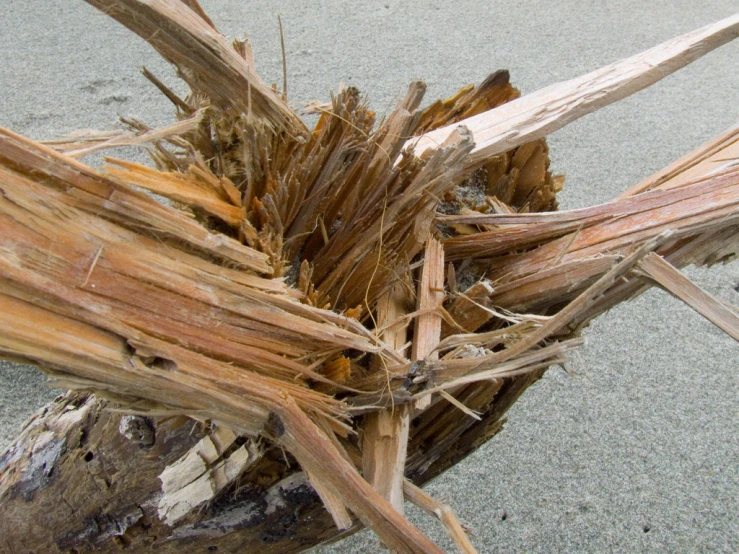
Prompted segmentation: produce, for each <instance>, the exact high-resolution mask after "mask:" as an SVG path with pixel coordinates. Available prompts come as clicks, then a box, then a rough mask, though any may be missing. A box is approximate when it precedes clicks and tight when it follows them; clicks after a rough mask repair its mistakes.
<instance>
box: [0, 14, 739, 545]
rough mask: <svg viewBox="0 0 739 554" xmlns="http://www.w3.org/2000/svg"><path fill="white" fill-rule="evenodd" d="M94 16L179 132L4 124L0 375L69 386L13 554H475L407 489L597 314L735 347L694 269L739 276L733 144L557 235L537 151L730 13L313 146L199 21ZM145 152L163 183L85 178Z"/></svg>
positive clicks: (25, 490) (543, 152) (731, 327)
mask: <svg viewBox="0 0 739 554" xmlns="http://www.w3.org/2000/svg"><path fill="white" fill-rule="evenodd" d="M87 1H88V2H89V3H90V4H92V5H93V6H96V7H98V8H100V9H101V10H103V11H104V12H105V13H107V14H108V15H110V16H111V17H113V18H115V19H116V20H118V21H119V22H121V23H122V24H123V25H125V26H126V27H128V28H129V29H131V30H132V31H134V32H136V33H137V34H139V35H140V36H141V37H143V38H144V39H145V40H147V41H149V43H150V44H151V45H152V46H153V47H154V48H155V49H156V50H157V51H158V52H159V53H160V54H161V55H162V56H163V57H164V58H165V59H167V60H168V61H170V62H171V63H172V64H174V65H175V66H176V68H177V70H178V74H179V75H180V76H181V77H182V78H183V79H184V80H185V82H186V83H187V84H188V85H189V87H190V94H189V95H188V96H187V97H185V98H180V97H178V96H177V95H175V94H174V93H173V92H172V91H171V90H169V89H168V88H167V87H166V86H164V85H163V84H162V83H161V81H159V80H158V79H157V78H156V77H155V76H154V75H152V74H151V73H149V72H148V71H145V75H146V76H147V78H148V79H149V80H150V81H151V82H152V83H153V84H154V86H156V88H158V89H159V90H160V91H161V92H162V93H163V94H164V95H165V96H166V97H167V98H168V99H169V100H170V101H171V102H172V103H173V105H174V106H175V110H176V119H177V120H176V122H174V123H173V124H171V125H169V126H167V127H164V128H162V129H151V128H149V127H148V126H147V125H146V124H144V123H142V122H137V121H134V120H124V121H125V122H126V123H127V124H128V127H129V130H128V131H126V132H121V133H112V134H111V133H97V134H96V133H86V134H81V135H75V136H72V137H69V138H66V139H63V140H61V141H54V142H50V143H46V144H39V143H36V142H33V141H30V140H28V139H25V138H23V137H20V136H18V135H16V134H14V133H13V132H11V131H8V130H0V322H2V329H3V330H2V331H1V332H0V354H1V355H2V356H4V357H6V358H9V359H13V360H16V361H23V362H27V363H33V364H37V365H39V366H40V367H41V368H42V369H43V370H44V371H46V372H47V373H48V374H50V375H51V376H52V377H53V378H54V379H55V381H56V383H57V385H58V386H60V387H63V388H69V389H74V390H76V391H80V392H79V393H77V394H76V395H75V394H70V395H68V396H66V397H65V398H64V399H63V400H59V401H58V403H57V404H56V405H55V406H54V407H52V408H51V409H50V410H49V412H48V413H47V414H46V415H45V416H42V417H43V418H45V419H41V420H36V421H35V422H31V423H30V424H29V426H28V427H27V429H26V430H25V431H24V433H23V434H22V435H21V437H19V439H18V441H17V442H16V444H15V445H13V446H12V447H11V450H10V451H9V452H10V453H9V454H8V458H7V463H6V462H3V464H2V465H1V466H0V534H2V536H3V537H4V540H5V542H6V543H7V544H8V545H10V546H9V547H10V548H16V546H17V548H16V550H17V549H18V548H20V546H18V545H20V544H21V543H22V541H24V540H25V541H28V540H31V542H32V543H33V544H32V545H31V546H29V545H30V543H27V544H26V545H24V548H33V549H35V550H37V551H45V552H47V551H48V552H55V551H65V552H76V551H81V550H84V549H92V548H96V549H101V550H104V551H113V550H114V549H115V548H119V547H125V548H129V547H130V548H139V549H143V548H147V549H148V548H157V549H158V551H161V552H181V551H182V548H183V546H182V545H183V544H187V545H188V548H193V549H195V550H197V551H200V550H203V549H204V548H205V547H206V545H214V546H216V547H217V548H218V547H220V546H222V547H223V548H224V549H225V550H228V551H231V550H234V551H235V550H238V549H241V550H243V551H249V550H250V549H252V550H253V551H256V549H257V548H259V549H260V551H263V552H278V551H285V550H290V551H298V550H301V549H303V548H309V547H311V546H312V545H315V544H318V543H320V542H323V541H326V540H328V539H330V538H332V537H335V536H338V535H339V533H340V532H343V533H350V532H353V531H355V530H357V529H358V528H360V527H361V526H362V525H365V526H368V527H371V528H372V529H373V530H374V531H375V532H376V533H377V535H378V536H379V538H380V539H381V540H382V542H383V543H384V544H385V545H386V546H387V547H388V548H390V549H391V550H392V551H395V552H413V553H428V552H441V550H440V549H439V547H438V546H436V545H435V544H433V543H432V542H431V541H430V540H429V539H428V538H427V537H425V536H424V535H423V534H422V533H421V532H420V531H418V530H417V529H416V528H415V527H414V526H413V525H412V524H411V523H409V521H408V520H407V519H405V517H404V501H405V500H406V499H408V500H411V501H412V502H413V503H415V504H417V505H418V506H420V507H421V508H422V509H423V510H425V511H426V512H427V513H430V514H432V515H434V516H435V517H437V518H439V519H440V520H441V522H442V523H443V525H444V526H445V528H446V529H447V530H448V532H449V534H450V536H451V537H452V539H453V540H454V542H455V543H456V544H457V545H458V547H459V548H460V549H461V550H462V551H463V552H474V548H473V546H472V543H471V542H470V540H469V538H468V537H467V536H466V534H465V531H464V529H463V527H462V526H461V524H460V523H459V522H458V521H457V519H456V517H455V516H454V514H453V512H452V511H451V510H450V509H449V508H448V507H446V506H444V505H443V504H441V503H439V502H438V501H436V500H434V499H432V498H430V497H429V496H428V495H426V494H425V493H423V491H421V490H420V489H419V488H418V487H419V486H420V485H422V484H424V483H426V482H428V481H429V480H430V479H432V478H434V477H435V476H437V475H439V474H440V473H442V472H444V471H445V470H447V469H448V468H449V467H451V466H452V465H454V464H455V463H457V462H458V461H459V460H460V459H462V458H463V457H465V456H466V455H468V454H469V453H470V452H472V451H474V450H475V449H476V448H477V447H479V446H480V445H481V444H482V443H484V442H485V441H487V440H489V439H490V438H492V437H493V436H494V435H495V434H496V433H497V432H498V431H499V430H500V429H501V427H502V424H503V416H504V414H505V412H506V411H507V409H508V408H509V407H510V406H511V405H512V404H513V403H514V402H515V401H516V400H517V399H518V397H519V396H520V395H521V394H522V393H523V392H524V391H525V389H526V388H527V387H528V386H530V385H531V384H532V383H534V382H535V381H536V380H537V379H538V378H539V377H541V375H542V374H543V373H544V371H546V369H547V368H548V367H549V366H551V365H555V364H563V363H564V362H565V361H566V359H567V356H568V354H569V353H570V352H572V351H573V350H574V349H576V348H577V347H579V346H580V345H581V344H582V338H581V331H582V329H583V327H584V326H585V325H587V324H588V322H589V321H591V320H592V319H593V318H594V317H597V316H598V315H600V314H602V313H603V312H604V311H606V310H608V309H610V308H611V307H613V306H614V305H616V304H618V303H619V302H622V301H625V300H628V299H630V298H632V297H633V296H634V295H636V294H638V293H640V292H642V291H644V290H646V289H647V288H649V287H650V286H653V285H654V284H655V283H656V284H658V285H659V286H661V287H664V288H665V289H667V290H668V291H669V292H671V293H672V294H674V295H675V296H676V297H678V298H680V299H682V300H684V301H685V302H687V303H688V304H689V305H691V306H692V307H693V308H695V309H696V310H697V311H699V312H700V313H701V314H703V315H704V316H706V317H707V318H709V319H710V320H711V321H713V322H714V323H716V325H718V326H719V327H720V328H721V329H723V330H724V331H726V332H727V333H729V334H730V335H731V336H733V337H734V338H737V339H738V340H739V319H738V318H737V312H736V310H735V309H734V308H732V307H730V306H727V305H725V304H724V303H722V302H721V301H720V300H717V299H715V298H713V297H711V296H709V295H707V294H706V293H704V292H703V291H701V290H700V289H699V288H698V287H697V286H696V285H694V284H692V283H690V282H689V281H688V280H687V279H686V278H685V277H684V276H682V274H680V273H679V271H678V269H679V268H681V267H684V266H686V265H689V264H699V265H700V264H705V265H710V264H714V263H718V262H726V261H730V260H732V259H734V258H735V257H736V253H737V250H738V249H739V239H738V237H739V165H738V164H737V163H736V158H737V155H738V154H739V152H738V151H737V144H739V142H737V137H739V131H738V130H737V128H734V129H732V130H730V131H729V132H727V133H726V134H724V135H722V136H721V137H719V138H717V139H716V140H715V141H712V142H711V143H709V144H708V145H706V146H705V147H702V148H701V149H699V150H697V151H696V152H695V153H693V154H690V155H688V156H686V157H685V158H683V159H682V160H678V162H676V163H675V164H673V165H672V166H670V167H669V168H666V169H665V170H664V171H662V172H660V173H658V174H657V175H655V176H653V177H652V178H650V179H648V180H646V181H645V182H644V183H641V184H639V185H637V186H635V187H634V188H632V189H631V190H630V191H627V192H626V193H625V194H624V195H622V196H621V197H620V198H617V199H614V200H613V201H611V202H608V203H606V204H602V205H600V206H593V207H590V208H585V209H581V210H572V211H566V212H558V211H556V208H557V202H556V193H557V192H558V191H559V190H561V188H562V186H563V183H564V178H563V177H562V176H558V175H554V174H552V173H551V171H550V169H549V151H548V146H547V143H546V140H545V138H544V137H545V135H547V134H548V133H550V132H552V131H554V130H556V129H558V128H560V127H562V126H564V125H566V124H567V123H569V122H570V121H573V120H574V119H576V118H578V117H581V116H583V115H585V114H587V113H590V112H592V111H594V110H596V109H598V108H600V107H602V106H604V105H606V104H609V103H611V102H614V101H617V100H619V99H621V98H623V97H625V96H627V95H628V94H631V93H633V92H635V91H637V90H640V89H642V88H644V87H646V86H648V85H650V84H651V83H653V82H655V81H656V80H658V79H659V78H661V77H663V76H664V75H666V74H668V73H669V72H672V71H674V70H676V69H678V68H679V67H682V66H683V65H685V64H687V63H689V62H690V61H692V60H693V59H695V58H697V57H699V56H700V55H702V54H704V53H706V52H707V51H709V50H711V49H713V48H716V47H717V46H720V45H721V44H723V43H724V42H726V41H728V40H731V39H732V38H734V37H735V36H736V35H737V29H738V28H739V16H734V17H732V18H729V19H727V20H724V21H722V22H719V23H716V24H714V25H709V26H707V27H705V28H703V29H700V30H698V31H695V32H694V33H689V34H688V35H685V36H683V37H679V38H677V39H674V40H673V41H669V42H667V43H665V44H663V45H660V46H658V47H656V48H654V49H652V50H649V51H647V52H645V53H643V54H639V55H637V56H634V57H632V58H629V59H627V60H622V61H620V62H617V63H615V64H612V65H610V66H607V67H604V68H602V69H599V70H597V71H595V72H593V73H590V74H588V75H585V76H583V77H580V78H578V79H575V80H572V81H568V82H565V83H560V84H556V85H552V86H551V87H548V88H546V89H544V90H542V91H539V92H537V93H534V94H531V95H527V96H523V97H520V94H519V92H518V91H517V90H516V89H515V88H514V87H513V86H512V85H511V84H510V82H509V76H508V73H507V72H506V71H498V72H496V73H493V74H492V75H491V76H490V77H489V78H488V79H486V80H485V81H483V83H482V84H481V85H479V86H476V87H475V86H468V87H465V88H463V89H461V90H460V91H459V92H458V93H457V94H456V95H454V96H453V97H451V98H449V99H447V100H442V101H437V102H435V103H432V104H431V105H430V106H428V107H427V108H421V102H422V98H423V95H424V92H425V85H424V84H423V83H421V82H414V83H412V84H411V85H410V86H409V88H408V91H407V92H406V94H405V96H404V97H403V98H402V99H401V100H400V101H399V102H398V104H397V106H396V107H395V109H394V110H393V111H392V112H391V113H390V114H389V115H387V116H386V117H385V118H383V119H381V120H380V121H379V122H378V121H376V119H377V118H376V114H375V113H374V112H373V111H371V110H370V109H369V107H368V106H367V105H366V104H365V102H364V100H363V99H362V96H361V95H360V93H359V91H357V90H356V89H354V88H351V87H350V88H342V89H341V90H339V91H338V92H337V93H336V94H334V95H332V96H331V101H330V102H329V103H326V104H314V105H313V106H312V110H313V111H314V112H315V113H318V114H319V117H318V121H317V123H316V125H315V127H314V128H313V129H308V128H307V127H306V125H305V124H304V123H303V121H302V120H301V119H300V117H299V116H298V114H297V113H296V112H295V111H294V110H293V109H292V108H290V106H289V105H288V104H287V103H286V100H285V94H280V93H278V92H277V91H276V90H275V89H273V88H272V87H269V86H267V85H266V84H265V83H264V82H263V81H262V80H261V78H260V77H259V76H258V75H257V73H256V72H255V68H254V60H253V58H252V54H251V48H250V45H249V44H248V41H246V42H240V41H237V42H235V43H234V44H233V45H231V44H229V43H228V42H227V41H226V40H225V38H224V37H223V36H222V35H221V34H220V33H219V32H218V31H217V29H216V28H215V26H214V24H213V22H212V21H211V20H210V19H209V18H208V16H207V15H206V14H205V12H204V11H203V10H202V8H201V7H200V6H199V5H198V2H197V1H196V0H158V1H157V2H143V1H141V0H87ZM144 143H146V144H148V145H149V148H150V152H151V154H152V160H153V162H154V165H155V167H148V166H143V165H139V164H135V163H131V162H129V161H125V160H117V159H112V158H109V159H108V165H107V166H106V168H105V169H104V170H101V171H98V170H94V169H92V168H90V167H88V166H87V165H85V164H83V163H82V162H81V161H79V158H82V157H84V156H85V155H87V154H90V153H92V152H97V151H100V150H107V149H110V148H114V147H118V146H131V145H137V144H144ZM143 191H148V192H150V193H155V194H156V195H158V196H159V197H163V198H164V199H166V202H158V201H155V200H154V199H152V197H151V196H149V195H148V194H146V193H145V192H143ZM88 393H94V394H95V395H96V397H92V396H89V394H88ZM113 408H114V409H116V410H119V411H120V412H123V413H125V414H128V415H122V414H120V413H119V414H116V413H113V412H111V411H110V409H113ZM104 409H105V410H108V411H104ZM91 414H93V415H94V418H92V415H91ZM131 414H136V415H131ZM124 417H128V418H132V417H136V418H140V419H136V420H130V419H129V420H124V419H122V418H124ZM91 418H92V419H91ZM100 426H103V427H100ZM185 427H187V428H188V429H189V431H188V432H189V433H190V435H188V434H187V433H185V432H184V431H183V429H184V428H185ZM89 437H93V438H94V441H93V442H92V443H90V442H89V441H90V438H89ZM143 450H145V451H147V452H149V453H148V454H142V453H141V452H142V451H143ZM113 454H115V456H119V457H120V458H121V459H122V460H123V461H121V462H120V467H121V471H123V472H124V473H121V472H119V471H116V470H115V468H114V467H113V466H114V464H113V463H112V462H111V460H112V459H113V458H112V457H111V456H112V455H113ZM34 460H47V461H48V468H47V469H45V470H44V471H47V473H43V471H42V472H41V473H39V471H41V470H39V469H38V468H37V467H36V466H35V465H34V464H35V463H36V462H34ZM134 462H135V463H134ZM106 464H107V465H106ZM44 467H45V468H46V467H47V466H44ZM137 467H138V470H136V469H135V468H137ZM34 472H35V473H34ZM52 472H53V474H54V477H49V476H50V475H51V474H52ZM44 475H45V476H46V477H44ZM34 476H36V477H38V479H42V478H43V479H47V481H48V483H47V482H44V483H46V484H45V485H44V486H41V485H39V482H37V481H34V479H36V477H34ZM54 479H57V480H58V483H57V484H54V483H52V481H53V480H54ZM67 483H70V484H77V485H78V486H79V487H80V489H79V490H80V491H81V492H79V494H78V493H76V492H74V491H72V492H67V491H66V490H65V487H63V486H62V485H63V484H67ZM29 498H31V499H35V500H34V502H36V503H37V504H36V505H38V506H39V507H40V506H44V507H45V508H44V509H46V510H47V512H46V513H45V516H44V518H43V519H44V522H43V525H42V526H41V525H40V523H39V521H38V518H36V517H25V516H24V514H25V513H26V512H27V511H28V510H32V509H33V508H32V506H28V505H26V504H24V502H25V501H27V499H29ZM23 499H26V500H23ZM60 499H61V500H63V503H64V504H66V505H67V506H71V509H70V510H68V511H67V512H66V513H62V510H59V509H57V510H54V509H52V507H53V506H55V505H58V504H62V501H61V500H60ZM324 506H325V510H324ZM39 509H41V508H39ZM286 514H287V515H286ZM290 514H292V515H290ZM288 516H290V517H291V518H292V519H290V522H289V523H284V522H285V521H286V520H285V518H286V517H288ZM91 518H92V519H91ZM95 518H97V519H95ZM101 518H102V519H104V520H105V521H107V522H112V523H110V528H108V527H106V526H105V525H101V524H100V523H99V521H102V519H101ZM288 519H289V518H288ZM85 521H86V522H88V523H84V522H85ZM89 521H95V522H98V523H96V525H97V527H95V526H93V527H90V525H89ZM280 522H282V523H280ZM280 525H282V526H283V527H279V526H280ZM265 533H267V534H269V533H272V534H271V535H269V537H270V540H269V541H266V540H261V539H259V537H263V536H267V535H264V534H265ZM29 537H33V538H32V539H29ZM273 538H274V540H272V539H273ZM260 540H261V542H260ZM267 543H268V544H269V545H270V546H265V545H266V544H267ZM121 545H122V546H121ZM195 550H193V551H195Z"/></svg>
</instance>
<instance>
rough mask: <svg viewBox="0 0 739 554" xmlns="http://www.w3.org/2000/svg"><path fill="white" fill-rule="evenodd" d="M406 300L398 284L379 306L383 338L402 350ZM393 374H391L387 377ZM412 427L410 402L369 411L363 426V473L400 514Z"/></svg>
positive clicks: (403, 505) (403, 506) (403, 511)
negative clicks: (386, 408) (409, 434)
mask: <svg viewBox="0 0 739 554" xmlns="http://www.w3.org/2000/svg"><path fill="white" fill-rule="evenodd" d="M407 303H408V299H407V297H406V294H405V289H404V287H402V286H401V285H395V286H394V287H393V288H391V289H390V291H389V292H388V294H386V295H385V296H382V297H381V298H380V300H379V301H378V306H377V324H378V325H379V326H380V327H385V330H384V331H383V334H382V338H383V340H384V341H385V342H386V343H387V344H389V345H390V346H392V347H393V348H395V349H396V350H397V351H399V352H400V351H402V349H403V347H404V346H405V344H406V340H407V327H408V322H407V321H405V322H404V321H403V316H404V315H406V312H407V308H406V306H407ZM379 371H385V372H388V373H389V368H387V367H381V368H380V369H379ZM390 377H391V376H390V375H389V374H388V375H387V379H388V380H390ZM409 427H410V408H409V407H408V406H407V405H401V406H391V408H390V409H389V410H379V411H377V412H374V413H369V414H367V415H366V416H365V420H364V425H363V427H362V431H363V436H362V474H363V476H364V478H365V479H366V480H367V482H368V483H369V484H370V485H372V488H374V489H375V490H376V491H377V492H378V493H379V494H380V496H382V497H383V498H384V499H385V500H387V501H388V502H390V504H391V505H392V507H393V508H395V511H397V512H398V513H399V514H401V515H404V514H405V503H404V497H403V482H404V480H405V458H406V453H407V448H408V432H409Z"/></svg>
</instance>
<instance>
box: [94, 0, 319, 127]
mask: <svg viewBox="0 0 739 554" xmlns="http://www.w3.org/2000/svg"><path fill="white" fill-rule="evenodd" d="M86 1H87V2H88V3H89V4H91V5H93V6H95V7H96V8H98V9H100V10H101V11H103V12H105V13H106V14H107V15H109V16H110V17H112V18H114V19H116V20H117V21H118V22H120V23H122V24H123V25H125V26H126V27H128V28H129V29H130V30H131V31H133V32H134V33H136V34H137V35H139V36H140V37H141V38H143V39H144V40H146V41H147V42H149V44H151V45H152V46H153V47H154V48H155V49H156V50H157V51H158V52H159V53H160V54H161V55H162V57H164V58H165V59H166V60H167V61H169V62H170V63H172V64H174V65H175V66H177V68H178V69H179V72H180V75H182V78H183V79H184V80H185V81H186V82H187V83H188V85H190V87H191V88H192V90H193V91H194V92H197V93H200V94H204V95H205V96H207V97H208V98H209V99H210V100H211V102H213V103H214V104H216V105H218V106H219V107H220V108H221V109H224V110H229V109H232V108H235V109H238V110H239V111H240V112H241V113H253V114H254V115H255V116H258V117H262V118H264V119H265V120H266V121H268V122H269V123H270V124H271V125H274V126H275V127H276V128H277V129H280V130H283V129H284V130H287V131H288V132H290V133H295V134H303V133H305V132H306V129H305V124H304V123H303V122H302V121H301V120H300V118H299V117H298V115H297V114H296V113H295V112H294V111H293V110H292V109H290V107H289V106H288V105H287V104H286V103H285V102H284V101H283V100H282V98H281V97H280V95H279V94H277V93H276V92H275V91H274V90H272V88H271V87H269V86H268V85H267V84H266V83H265V82H264V81H262V79H261V78H260V77H259V76H258V75H257V74H256V72H255V71H254V68H253V67H252V66H250V65H249V63H248V62H247V61H246V60H245V59H244V58H243V57H242V56H241V55H239V53H238V52H237V51H236V50H235V49H234V48H233V47H232V46H231V45H230V44H228V42H226V39H225V38H224V37H223V35H221V34H220V33H219V32H218V31H217V30H216V29H215V27H214V26H213V22H212V21H210V19H207V16H206V18H205V19H204V18H203V15H204V12H203V11H202V9H198V8H196V9H195V11H193V10H192V9H188V8H185V9H183V6H184V5H187V4H186V3H184V4H183V2H182V1H181V0H155V1H152V2H144V1H142V0H86ZM196 5H197V3H195V2H191V3H190V6H191V7H195V6H196Z"/></svg>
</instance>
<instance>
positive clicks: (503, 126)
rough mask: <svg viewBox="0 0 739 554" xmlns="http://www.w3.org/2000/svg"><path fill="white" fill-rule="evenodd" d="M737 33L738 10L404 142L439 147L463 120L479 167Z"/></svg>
mask: <svg viewBox="0 0 739 554" xmlns="http://www.w3.org/2000/svg"><path fill="white" fill-rule="evenodd" d="M738 35H739V14H736V15H733V16H731V17H727V18H726V19H723V20H721V21H718V22H716V23H713V24H711V25H706V26H705V27H703V28H701V29H698V30H696V31H693V32H690V33H687V34H685V35H682V36H680V37H677V38H674V39H672V40H669V41H667V42H664V43H662V44H660V45H659V46H655V47H654V48H652V49H650V50H647V51H646V52H643V53H641V54H637V55H635V56H632V57H631V58H626V59H625V60H620V61H618V62H615V63H613V64H611V65H607V66H605V67H602V68H600V69H597V70H595V71H593V72H591V73H588V74H586V75H583V76H581V77H577V78H575V79H572V80H570V81H565V82H562V83H557V84H554V85H550V86H548V87H546V88H544V89H541V90H540V91H538V92H535V93H532V94H528V95H526V96H524V97H522V98H519V99H518V100H514V101H512V102H509V103H508V104H505V105H504V106H501V107H499V108H495V109H494V110H491V111H489V112H485V113H482V114H480V115H476V116H472V117H470V118H467V119H465V120H463V121H460V122H458V123H454V124H452V125H449V126H447V127H443V128H441V129H437V130H435V131H431V132H429V133H426V134H425V135H423V136H421V137H419V138H415V139H412V140H411V141H410V142H409V145H411V146H412V147H413V150H414V152H415V154H416V155H417V156H422V155H423V153H424V152H426V151H427V150H433V149H435V148H438V146H439V145H440V144H442V143H443V142H444V141H445V140H446V139H447V137H448V136H449V135H450V134H451V133H452V132H454V129H456V127H457V126H458V125H464V126H465V127H466V128H467V129H469V131H470V133H471V134H472V137H473V140H474V141H475V148H474V150H473V151H472V152H471V153H470V156H469V158H468V160H467V162H466V163H467V165H468V166H469V167H479V166H480V165H482V164H483V163H485V162H486V161H487V160H489V159H490V158H491V157H493V156H495V155H496V154H499V153H500V152H505V151H507V150H511V149H512V148H515V147H516V146H520V145H521V144H524V143H526V142H530V141H532V140H535V139H538V138H541V137H544V136H546V135H548V134H550V133H553V132H554V131H556V130H558V129H561V128H562V127H564V126H565V125H567V124H568V123H571V122H572V121H574V120H576V119H578V118H580V117H582V116H584V115H587V114H589V113H591V112H594V111H596V110H598V109H600V108H602V107H604V106H607V105H608V104H612V103H613V102H617V101H618V100H621V99H623V98H626V97H627V96H629V95H631V94H633V93H635V92H638V91H640V90H642V89H644V88H646V87H648V86H650V85H652V84H654V83H656V82H657V81H659V80H660V79H662V78H663V77H666V76H667V75H669V74H670V73H673V72H674V71H677V70H678V69H680V68H682V67H684V66H686V65H688V64H689V63H691V62H693V61H695V60H696V59H698V58H700V57H701V56H703V55H704V54H706V53H708V52H710V51H711V50H713V49H715V48H718V47H719V46H722V45H723V44H726V43H727V42H729V41H731V40H733V39H735V38H736V37H737V36H738Z"/></svg>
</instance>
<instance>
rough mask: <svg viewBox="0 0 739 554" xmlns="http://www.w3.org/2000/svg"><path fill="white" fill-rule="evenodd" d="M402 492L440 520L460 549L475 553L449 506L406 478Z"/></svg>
mask: <svg viewBox="0 0 739 554" xmlns="http://www.w3.org/2000/svg"><path fill="white" fill-rule="evenodd" d="M403 492H404V493H405V497H406V498H407V499H408V500H410V501H411V502H412V503H413V504H415V505H416V506H418V507H419V508H421V509H422V510H423V511H424V512H426V513H427V514H428V515H430V516H431V517H435V518H436V519H438V520H439V521H440V522H441V524H442V525H443V526H444V529H446V532H447V534H448V535H449V538H451V539H452V540H453V541H454V543H455V544H456V545H457V547H458V548H459V549H460V551H462V552H463V553H464V554H477V550H475V547H474V546H472V543H471V542H470V539H469V538H468V537H467V533H465V530H464V527H462V524H461V523H459V520H458V519H457V516H456V515H455V513H454V512H453V511H452V509H451V508H449V506H447V505H446V504H442V503H441V502H439V501H438V500H436V499H435V498H433V497H432V496H430V495H428V494H426V493H425V492H423V490H421V489H420V488H419V487H417V486H416V485H414V484H413V483H411V482H410V481H408V480H406V481H405V483H404V485H403Z"/></svg>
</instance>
